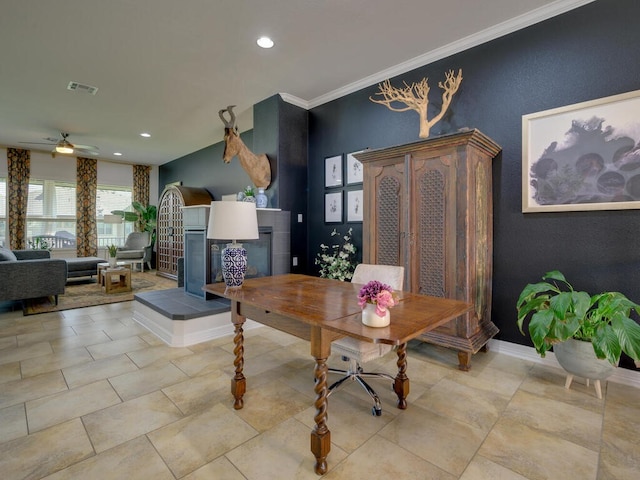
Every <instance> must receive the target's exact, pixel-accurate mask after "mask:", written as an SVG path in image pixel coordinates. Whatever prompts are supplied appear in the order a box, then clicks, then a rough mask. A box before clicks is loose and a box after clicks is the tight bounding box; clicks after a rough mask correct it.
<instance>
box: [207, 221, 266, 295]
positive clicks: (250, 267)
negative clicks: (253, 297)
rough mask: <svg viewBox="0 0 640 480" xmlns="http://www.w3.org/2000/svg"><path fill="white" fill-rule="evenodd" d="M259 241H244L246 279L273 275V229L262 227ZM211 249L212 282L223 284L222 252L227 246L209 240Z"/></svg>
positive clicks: (225, 242)
mask: <svg viewBox="0 0 640 480" xmlns="http://www.w3.org/2000/svg"><path fill="white" fill-rule="evenodd" d="M259 237H260V238H258V239H257V240H243V241H241V242H238V243H242V246H243V247H244V248H245V250H247V273H246V274H245V278H255V277H266V276H269V275H271V227H269V228H265V227H260V232H259ZM209 242H210V248H211V282H210V283H216V282H222V281H223V279H222V259H221V256H222V250H223V249H224V247H225V246H226V245H227V243H229V242H227V241H224V240H209Z"/></svg>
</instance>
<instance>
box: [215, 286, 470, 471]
mask: <svg viewBox="0 0 640 480" xmlns="http://www.w3.org/2000/svg"><path fill="white" fill-rule="evenodd" d="M361 286H362V285H358V284H352V283H347V282H340V281H337V280H329V279H326V278H318V277H311V276H306V275H295V274H287V275H276V276H272V277H262V278H253V279H248V280H245V282H244V285H243V286H242V288H239V289H227V288H226V286H225V285H224V283H216V284H208V285H205V286H204V287H203V288H204V290H205V291H206V292H210V293H213V294H215V295H219V296H221V297H225V298H228V299H229V300H231V321H232V322H233V325H234V327H235V336H234V339H233V341H234V344H235V347H234V350H233V352H234V355H235V360H234V362H233V364H234V366H235V375H234V377H233V379H232V380H231V393H232V394H233V396H234V398H235V402H234V408H235V409H241V408H242V406H243V396H244V394H245V391H246V379H245V377H244V375H243V373H242V370H243V366H244V345H243V344H244V337H243V324H244V322H245V320H246V319H247V318H249V319H251V320H254V321H256V322H259V323H262V324H264V325H268V326H270V327H273V328H276V329H278V330H282V331H284V332H287V333H291V334H293V335H295V336H297V337H299V338H303V339H306V340H309V341H310V342H311V355H312V356H313V358H314V359H315V361H316V365H315V369H314V375H315V387H314V391H315V393H316V400H315V403H314V405H315V407H316V415H315V417H314V419H315V423H316V425H315V427H314V429H313V432H312V433H311V451H312V452H313V454H314V456H315V457H316V464H315V472H316V473H317V474H318V475H322V474H324V473H326V471H327V456H328V454H329V451H330V449H331V434H330V431H329V428H328V427H327V393H328V387H327V370H328V367H327V359H328V358H329V355H330V353H331V342H332V341H333V340H336V339H338V338H340V337H344V336H350V337H354V338H357V339H359V340H364V341H367V342H372V343H385V344H389V345H395V346H397V354H398V361H397V365H398V374H397V375H396V378H395V382H394V385H393V390H394V391H395V393H396V395H397V396H398V403H397V405H398V408H401V409H404V408H407V401H406V398H407V395H408V394H409V378H408V377H407V375H406V370H407V342H408V341H409V340H411V339H413V338H415V337H417V336H418V335H420V334H422V333H424V332H427V331H429V330H432V329H434V328H436V327H438V326H440V325H443V324H444V323H446V322H448V321H450V320H452V319H454V318H456V317H458V316H460V315H462V314H464V313H467V312H468V311H470V310H471V309H472V308H473V306H472V305H471V304H468V303H464V302H461V301H458V300H449V299H444V298H436V297H428V296H425V295H416V294H412V293H408V292H399V294H400V302H399V304H398V305H396V306H395V307H393V308H392V309H391V324H390V325H389V326H387V327H382V328H372V327H367V326H365V325H363V324H362V321H361V313H360V312H361V310H360V307H359V306H358V298H357V297H358V292H359V290H360V288H361Z"/></svg>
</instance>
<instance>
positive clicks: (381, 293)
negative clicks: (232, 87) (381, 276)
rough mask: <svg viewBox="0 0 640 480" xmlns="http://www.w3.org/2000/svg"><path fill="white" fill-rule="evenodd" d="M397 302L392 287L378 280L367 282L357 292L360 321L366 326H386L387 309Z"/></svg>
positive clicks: (388, 321)
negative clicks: (360, 311)
mask: <svg viewBox="0 0 640 480" xmlns="http://www.w3.org/2000/svg"><path fill="white" fill-rule="evenodd" d="M396 304H397V301H396V297H395V296H394V293H393V288H391V287H390V286H389V285H387V284H385V283H382V282H380V281H378V280H371V281H369V282H367V283H366V284H365V285H364V286H363V287H362V288H361V289H360V292H359V293H358V305H359V306H360V308H362V323H364V324H365V325H367V326H368V327H386V326H387V325H389V323H390V320H391V319H390V315H389V309H390V308H391V307H393V306H394V305H396Z"/></svg>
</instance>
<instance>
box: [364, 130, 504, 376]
mask: <svg viewBox="0 0 640 480" xmlns="http://www.w3.org/2000/svg"><path fill="white" fill-rule="evenodd" d="M500 150H501V148H500V147H499V146H498V145H497V144H496V143H495V142H494V141H493V140H491V139H490V138H489V137H487V136H485V135H484V134H482V133H481V132H479V131H478V130H468V131H463V132H460V133H454V134H449V135H443V136H439V137H434V138H429V139H426V140H422V141H418V142H415V143H410V144H406V145H400V146H395V147H390V148H384V149H379V150H369V151H364V152H362V153H359V154H357V155H356V157H357V158H358V160H360V161H361V162H362V163H363V166H364V184H363V189H364V192H363V194H364V220H363V233H362V235H363V239H362V243H363V262H364V263H374V264H383V265H403V266H404V267H405V275H406V277H405V289H406V290H409V291H411V292H414V293H421V294H425V295H433V296H436V297H445V298H453V299H458V300H463V301H466V302H469V303H473V304H474V305H475V309H474V311H472V312H470V313H468V314H466V315H464V316H462V317H459V318H457V319H455V320H452V321H451V322H449V323H448V324H447V325H445V326H442V327H440V328H438V329H436V330H434V331H432V332H428V333H426V334H424V335H422V336H421V337H420V339H421V340H423V341H425V342H430V343H434V344H437V345H441V346H445V347H449V348H453V349H455V350H457V351H458V361H459V368H460V369H461V370H468V369H469V368H470V367H471V355H472V354H474V353H476V352H478V350H480V349H481V348H482V347H483V346H485V345H486V343H487V342H488V341H489V339H490V338H491V337H493V336H494V335H495V334H496V333H497V332H498V329H497V327H496V326H495V325H494V324H493V323H492V322H491V280H492V266H493V258H492V256H493V201H492V187H491V184H492V175H491V165H492V161H493V158H494V157H495V156H496V155H497V154H498V152H500Z"/></svg>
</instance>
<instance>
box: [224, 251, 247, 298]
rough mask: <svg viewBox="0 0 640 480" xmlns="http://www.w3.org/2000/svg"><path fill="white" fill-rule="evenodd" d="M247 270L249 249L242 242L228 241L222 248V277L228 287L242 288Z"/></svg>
mask: <svg viewBox="0 0 640 480" xmlns="http://www.w3.org/2000/svg"><path fill="white" fill-rule="evenodd" d="M246 271H247V251H246V250H245V249H244V247H243V246H242V244H241V243H227V248H225V249H224V250H222V278H224V283H225V285H226V286H227V287H228V288H240V287H242V284H243V283H244V274H245V273H246Z"/></svg>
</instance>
